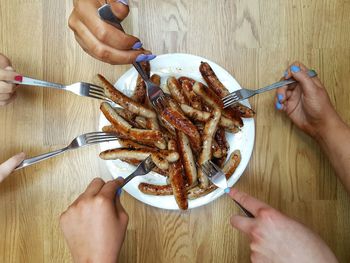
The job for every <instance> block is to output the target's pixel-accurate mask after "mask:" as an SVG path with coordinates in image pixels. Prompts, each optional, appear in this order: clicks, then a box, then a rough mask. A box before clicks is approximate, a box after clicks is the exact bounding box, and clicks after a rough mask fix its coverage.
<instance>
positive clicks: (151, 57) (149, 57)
mask: <svg viewBox="0 0 350 263" xmlns="http://www.w3.org/2000/svg"><path fill="white" fill-rule="evenodd" d="M156 57H157V56H156V55H153V54H150V55H147V61H149V60H152V59H155V58H156Z"/></svg>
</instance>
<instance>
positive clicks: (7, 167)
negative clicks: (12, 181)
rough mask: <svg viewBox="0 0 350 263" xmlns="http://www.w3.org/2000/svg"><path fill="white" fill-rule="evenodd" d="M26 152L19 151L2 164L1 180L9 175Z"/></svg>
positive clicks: (0, 167)
mask: <svg viewBox="0 0 350 263" xmlns="http://www.w3.org/2000/svg"><path fill="white" fill-rule="evenodd" d="M24 158H25V154H24V153H19V154H17V155H15V156H13V157H11V158H10V159H8V160H7V161H6V162H4V163H3V164H1V165H0V182H2V181H3V180H4V179H5V178H6V177H7V176H9V175H10V174H11V173H12V172H13V170H14V169H15V168H16V167H17V166H18V165H19V164H20V163H21V162H22V161H23V160H24Z"/></svg>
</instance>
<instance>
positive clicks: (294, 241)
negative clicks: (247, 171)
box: [229, 189, 338, 263]
mask: <svg viewBox="0 0 350 263" xmlns="http://www.w3.org/2000/svg"><path fill="white" fill-rule="evenodd" d="M229 196H230V197H231V198H232V199H234V200H236V201H237V202H239V203H240V204H241V205H242V206H243V207H245V208H246V209H248V210H249V211H250V212H251V213H252V214H253V215H254V216H255V217H254V218H248V217H244V216H239V215H234V216H232V217H231V225H232V226H233V227H234V228H237V229H238V230H239V231H242V232H243V233H245V234H247V235H248V237H249V239H250V248H251V256H250V258H251V262H252V263H256V262H271V263H294V262H295V263H299V262H308V263H313V262H315V263H316V262H317V263H336V262H338V261H337V259H336V257H335V256H334V254H333V252H332V251H331V250H330V249H329V247H328V246H327V245H326V244H325V243H324V241H323V240H322V239H321V238H320V237H319V236H318V235H317V234H315V233H313V232H312V231H311V230H310V229H308V228H306V227H305V226H304V225H302V224H301V223H299V222H297V221H295V220H293V219H291V218H289V217H287V216H286V215H284V214H282V213H281V212H279V211H277V210H275V209H273V208H272V207H270V206H269V205H267V204H265V203H263V202H261V201H259V200H257V199H255V198H253V197H251V196H249V195H248V194H246V193H243V192H239V191H237V190H236V189H231V191H230V192H229Z"/></svg>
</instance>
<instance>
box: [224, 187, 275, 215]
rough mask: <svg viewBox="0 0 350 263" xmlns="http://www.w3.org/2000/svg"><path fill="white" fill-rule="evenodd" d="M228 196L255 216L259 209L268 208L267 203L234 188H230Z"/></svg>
mask: <svg viewBox="0 0 350 263" xmlns="http://www.w3.org/2000/svg"><path fill="white" fill-rule="evenodd" d="M229 196H230V197H231V198H232V199H234V200H236V201H237V202H238V203H240V204H241V205H242V206H243V207H244V208H245V209H247V210H248V211H250V212H251V213H252V214H253V215H254V216H257V214H258V212H259V210H261V209H264V208H270V206H269V205H267V204H265V203H264V202H261V201H260V200H258V199H256V198H254V197H252V196H250V195H248V194H246V193H244V192H240V191H238V190H237V189H235V188H231V189H230V192H229Z"/></svg>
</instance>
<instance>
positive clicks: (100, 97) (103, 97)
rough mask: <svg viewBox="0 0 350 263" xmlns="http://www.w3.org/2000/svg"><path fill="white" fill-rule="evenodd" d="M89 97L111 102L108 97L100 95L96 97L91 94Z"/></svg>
mask: <svg viewBox="0 0 350 263" xmlns="http://www.w3.org/2000/svg"><path fill="white" fill-rule="evenodd" d="M88 97H90V98H94V99H98V100H106V101H110V99H108V98H107V97H106V96H99V95H94V94H89V95H88Z"/></svg>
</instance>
